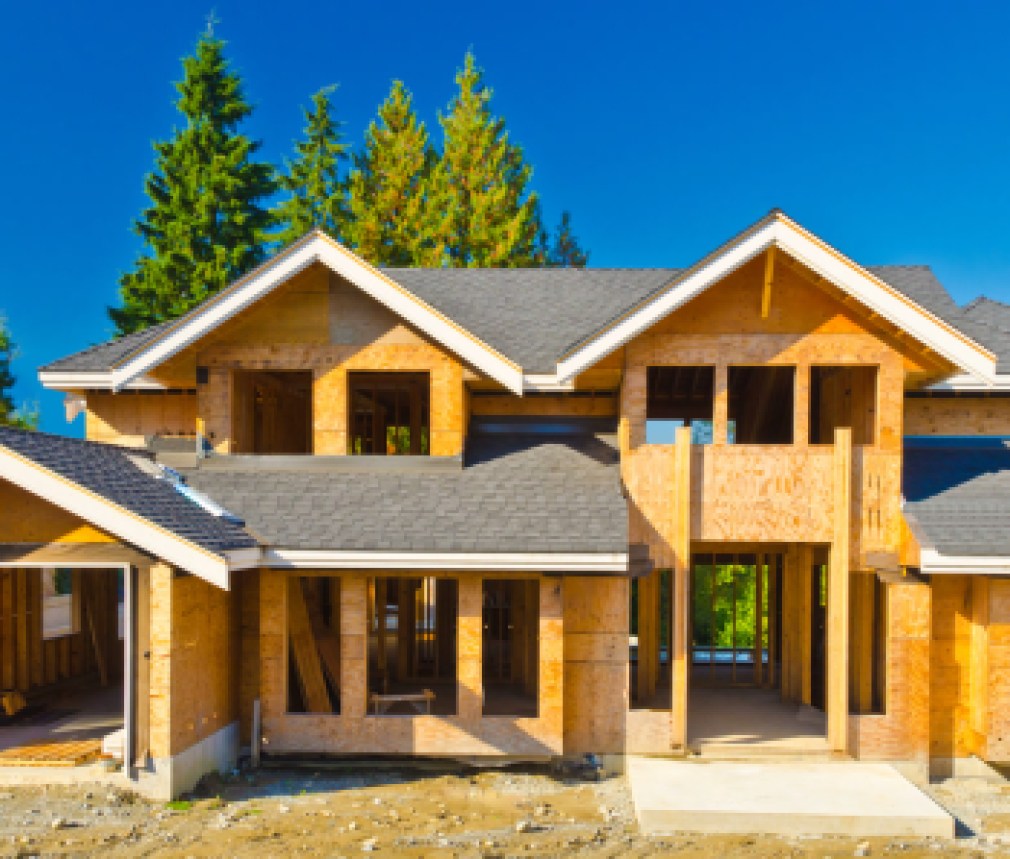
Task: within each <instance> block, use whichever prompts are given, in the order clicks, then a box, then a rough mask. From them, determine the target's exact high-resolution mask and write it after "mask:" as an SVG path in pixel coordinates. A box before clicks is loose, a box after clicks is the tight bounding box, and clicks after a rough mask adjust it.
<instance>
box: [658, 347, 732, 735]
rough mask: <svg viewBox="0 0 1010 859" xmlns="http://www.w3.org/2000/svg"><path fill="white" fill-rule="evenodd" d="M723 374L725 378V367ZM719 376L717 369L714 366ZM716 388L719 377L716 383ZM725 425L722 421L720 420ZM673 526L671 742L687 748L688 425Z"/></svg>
mask: <svg viewBox="0 0 1010 859" xmlns="http://www.w3.org/2000/svg"><path fill="white" fill-rule="evenodd" d="M722 369H723V376H724V378H725V367H724V368H722ZM717 379H718V370H717ZM716 388H717V389H718V381H717V383H716ZM723 427H725V421H724V422H723ZM673 457H674V468H673V493H672V494H673V498H672V502H673V503H672V505H671V506H672V509H673V517H674V518H673V527H672V529H671V537H672V541H671V542H672V546H671V548H672V549H673V561H674V567H673V570H672V571H671V575H672V577H673V578H672V582H671V597H672V599H671V600H670V602H671V608H672V612H673V618H672V623H671V625H670V631H671V636H670V637H671V639H672V640H671V644H672V648H671V650H672V664H671V672H670V673H671V683H670V685H671V687H672V691H671V694H672V698H673V700H672V701H671V707H670V716H671V722H670V744H671V746H672V747H673V748H679V749H686V748H687V708H688V687H689V685H690V673H691V428H690V427H680V428H679V429H678V430H677V435H676V443H675V445H674V449H673Z"/></svg>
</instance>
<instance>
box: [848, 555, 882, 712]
mask: <svg viewBox="0 0 1010 859" xmlns="http://www.w3.org/2000/svg"><path fill="white" fill-rule="evenodd" d="M850 586H851V588H852V593H851V594H850V600H851V605H852V613H851V614H850V617H851V618H852V630H851V634H850V637H851V643H850V647H851V655H850V659H851V660H852V671H851V672H850V675H851V677H850V685H849V696H850V697H851V699H852V701H853V704H854V705H855V710H856V712H857V713H869V712H870V709H871V708H872V706H873V604H874V590H875V586H876V578H875V577H874V576H873V574H872V573H861V574H859V575H856V576H853V577H852V580H851V582H850Z"/></svg>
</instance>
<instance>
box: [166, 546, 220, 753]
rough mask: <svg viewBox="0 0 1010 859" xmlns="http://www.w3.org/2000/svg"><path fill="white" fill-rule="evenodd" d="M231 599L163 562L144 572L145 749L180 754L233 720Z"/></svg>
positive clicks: (213, 587) (209, 585)
mask: <svg viewBox="0 0 1010 859" xmlns="http://www.w3.org/2000/svg"><path fill="white" fill-rule="evenodd" d="M233 598H234V595H233V594H232V593H231V592H230V591H224V590H221V589H220V588H217V587H215V586H214V585H211V584H208V583H207V582H205V581H203V580H202V579H199V578H196V577H195V576H185V575H182V576H180V575H177V574H176V573H175V572H174V571H173V569H172V568H171V567H169V566H167V565H165V564H156V565H154V566H152V567H151V569H150V601H151V602H150V630H151V634H150V653H151V658H150V746H151V755H152V757H154V758H166V757H170V756H172V755H176V754H179V753H180V752H182V751H185V750H186V749H188V748H189V747H191V746H193V745H194V744H196V743H198V742H199V741H200V740H203V739H206V738H207V737H209V736H211V735H212V734H214V733H215V732H216V731H219V730H220V729H221V728H223V727H225V726H226V725H229V724H230V723H231V722H233V721H235V720H236V719H237V718H238V679H237V676H236V672H237V670H238V665H239V661H238V654H237V653H236V652H235V642H236V637H235V634H234V633H235V629H234V627H235V626H236V623H237V613H236V612H235V611H234V610H233V606H232V600H233Z"/></svg>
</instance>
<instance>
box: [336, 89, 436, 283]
mask: <svg viewBox="0 0 1010 859" xmlns="http://www.w3.org/2000/svg"><path fill="white" fill-rule="evenodd" d="M436 159H437V155H436V154H435V152H434V150H433V149H432V148H431V146H430V145H429V142H428V131H427V129H426V128H425V126H424V123H423V122H418V120H417V114H416V113H415V112H414V105H413V97H412V96H411V94H410V92H409V91H408V90H407V88H406V87H405V86H404V85H403V82H402V81H393V86H392V88H391V89H390V91H389V95H388V96H387V98H386V100H385V101H384V102H383V103H382V105H381V106H380V107H379V116H378V122H372V123H371V124H370V125H369V126H368V130H367V131H366V132H365V149H364V152H362V153H360V154H359V155H355V157H354V170H353V171H352V172H351V176H350V180H349V188H350V194H349V207H350V212H351V223H350V225H349V228H348V238H349V239H350V243H351V245H352V247H354V248H355V250H356V251H357V253H358V254H360V255H361V256H362V257H364V258H365V259H366V260H368V261H369V262H370V263H372V264H373V265H398V266H409V265H420V264H422V263H423V262H424V261H425V257H426V256H427V255H428V254H429V253H430V251H429V250H428V248H429V247H430V246H431V245H433V244H434V242H433V239H432V231H433V229H434V226H435V225H434V221H433V210H432V208H431V207H429V206H428V205H427V199H426V192H427V187H426V186H427V182H428V176H429V174H430V172H431V166H432V163H433V162H434V161H435V160H436Z"/></svg>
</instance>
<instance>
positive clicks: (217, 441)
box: [157, 266, 465, 456]
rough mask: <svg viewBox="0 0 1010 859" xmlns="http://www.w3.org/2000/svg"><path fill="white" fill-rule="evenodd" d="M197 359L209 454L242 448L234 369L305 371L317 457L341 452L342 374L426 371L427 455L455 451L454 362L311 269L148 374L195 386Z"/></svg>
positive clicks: (459, 424)
mask: <svg viewBox="0 0 1010 859" xmlns="http://www.w3.org/2000/svg"><path fill="white" fill-rule="evenodd" d="M197 366H200V367H206V368H207V370H208V380H207V382H206V384H202V385H200V386H199V387H198V388H197V409H196V412H197V416H198V417H199V418H201V419H202V420H203V421H204V423H205V427H206V433H207V437H208V439H209V440H210V443H211V444H212V445H213V447H214V449H215V450H216V451H217V452H218V453H234V452H242V451H241V450H238V447H239V445H237V444H236V433H237V431H238V430H239V428H237V427H236V426H235V425H234V417H235V416H234V410H233V403H234V397H235V393H236V392H235V391H234V390H233V388H234V386H233V371H235V370H308V371H311V372H312V376H313V391H312V424H313V428H312V429H313V451H314V453H316V454H326V455H334V454H336V455H342V454H346V453H347V373H348V372H351V371H372V372H387V371H388V372H396V371H401V372H418V371H421V372H426V373H428V374H429V378H430V385H431V388H430V448H431V453H432V454H433V455H436V456H456V455H458V454H460V453H461V452H462V450H463V437H464V433H465V408H464V390H463V371H464V367H463V365H462V364H461V363H460V362H459V361H458V360H457V359H456V358H455V356H453V355H451V354H449V353H448V352H447V351H446V350H445V349H443V348H442V347H441V346H439V345H438V344H436V343H434V342H433V341H431V340H429V339H428V338H426V337H424V336H423V335H421V334H420V333H419V332H417V331H415V330H414V329H412V328H410V327H409V326H407V325H405V324H403V322H402V321H401V320H400V319H399V317H397V316H395V315H394V314H393V313H392V312H390V311H389V310H387V309H386V308H384V307H383V306H382V305H380V304H379V303H378V302H376V301H374V300H373V299H371V298H369V297H368V296H366V295H364V294H363V293H362V292H360V291H359V290H358V289H357V288H356V287H354V286H352V285H350V284H348V283H347V282H345V281H343V280H341V279H340V278H338V277H337V276H335V275H331V274H330V273H329V271H328V270H326V269H325V268H323V267H321V266H314V267H312V268H310V269H308V270H306V271H305V272H303V273H301V274H299V275H297V276H296V277H294V278H292V280H291V281H290V282H289V283H288V284H285V285H284V286H282V287H279V288H278V289H277V290H276V291H275V292H274V293H272V294H271V295H270V296H268V297H267V298H264V299H263V300H262V301H260V302H259V303H257V304H256V305H254V306H253V307H252V308H249V309H248V310H246V311H245V312H244V313H242V314H240V315H239V316H237V317H236V318H235V319H233V320H230V321H229V322H226V323H225V324H223V325H222V326H221V327H220V328H219V329H218V330H217V331H214V332H212V333H211V334H209V335H208V336H207V337H205V338H204V339H203V340H201V341H200V342H198V343H196V344H194V345H193V346H191V347H189V348H188V349H186V350H184V351H183V352H182V353H180V354H179V355H178V356H176V357H175V358H172V359H171V360H170V361H169V362H167V363H166V364H165V365H163V366H162V367H161V368H159V369H158V371H157V374H158V377H159V378H164V379H165V380H166V381H167V380H169V379H172V380H176V379H179V378H184V379H187V380H188V382H187V384H190V385H194V386H195V384H196V382H195V380H196V367H197ZM238 434H239V435H241V433H240V432H239V433H238Z"/></svg>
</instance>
